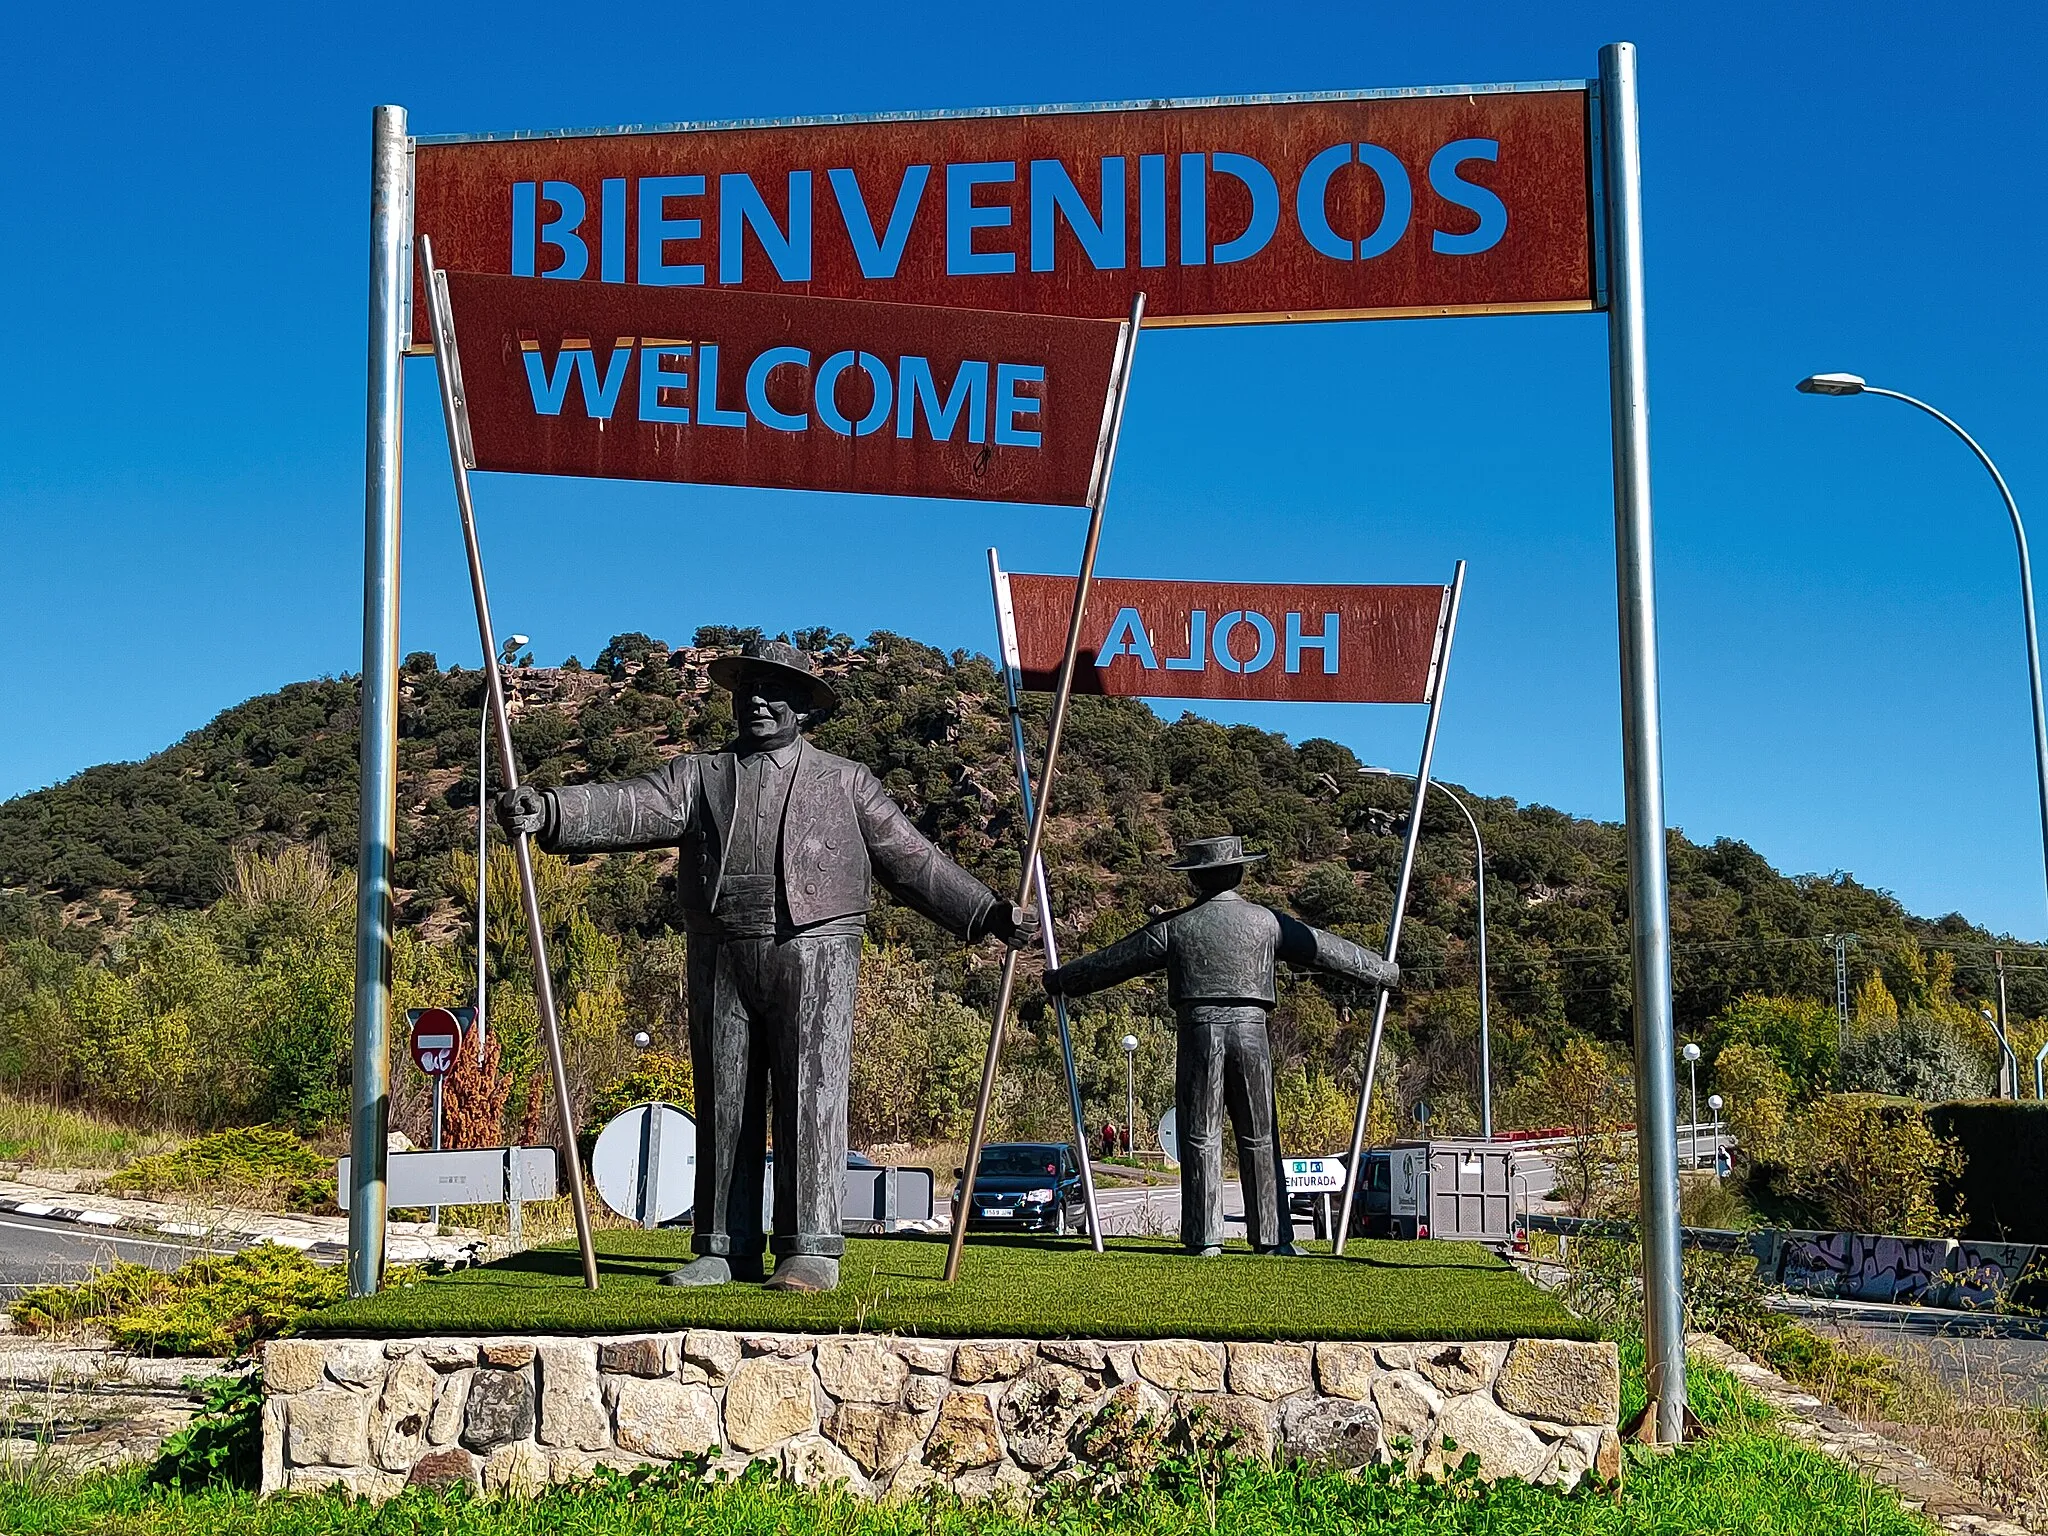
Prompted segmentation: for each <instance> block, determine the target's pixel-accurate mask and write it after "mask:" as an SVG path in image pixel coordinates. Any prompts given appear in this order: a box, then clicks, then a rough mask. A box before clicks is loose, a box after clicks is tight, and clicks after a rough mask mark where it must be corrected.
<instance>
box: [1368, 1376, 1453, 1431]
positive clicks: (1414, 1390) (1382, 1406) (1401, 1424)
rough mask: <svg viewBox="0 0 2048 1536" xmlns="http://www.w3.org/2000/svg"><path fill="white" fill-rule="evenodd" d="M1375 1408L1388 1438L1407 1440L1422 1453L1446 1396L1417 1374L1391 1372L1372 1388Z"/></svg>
mask: <svg viewBox="0 0 2048 1536" xmlns="http://www.w3.org/2000/svg"><path fill="white" fill-rule="evenodd" d="M1372 1402H1373V1406H1374V1407H1375V1408H1377V1409H1378V1410H1379V1414H1380V1424H1381V1426H1382V1428H1383V1429H1384V1430H1385V1432H1386V1435H1387V1438H1388V1439H1389V1440H1393V1439H1396V1438H1401V1437H1405V1438H1406V1439H1407V1440H1408V1441H1409V1443H1410V1445H1411V1447H1412V1448H1414V1449H1416V1450H1419V1449H1420V1448H1421V1446H1422V1443H1423V1442H1424V1441H1425V1440H1426V1439H1428V1437H1429V1432H1430V1431H1431V1430H1432V1429H1433V1428H1435V1427H1436V1417H1437V1415H1438V1414H1440V1413H1442V1412H1443V1409H1444V1399H1443V1394H1442V1393H1440V1392H1438V1391H1437V1389H1436V1388H1435V1387H1432V1386H1431V1385H1430V1384H1429V1383H1428V1382H1427V1381H1425V1380H1423V1378H1422V1376H1421V1375H1420V1374H1418V1373H1417V1372H1415V1371H1388V1372H1386V1373H1385V1374H1384V1375H1382V1376H1379V1377H1376V1378H1375V1379H1374V1381H1373V1384H1372Z"/></svg>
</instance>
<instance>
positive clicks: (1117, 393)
mask: <svg viewBox="0 0 2048 1536" xmlns="http://www.w3.org/2000/svg"><path fill="white" fill-rule="evenodd" d="M1144 319H1145V295H1144V294H1142V293H1140V294H1139V295H1138V296H1137V297H1136V298H1134V299H1132V300H1131V318H1130V319H1129V320H1128V321H1126V322H1125V325H1124V331H1123V339H1122V342H1121V344H1120V345H1119V346H1118V348H1117V358H1116V372H1115V374H1114V375H1113V380H1112V383H1111V385H1110V391H1109V398H1108V399H1107V400H1106V401H1104V402H1103V409H1102V432H1101V435H1100V437H1099V438H1098V439H1097V442H1096V449H1095V474H1094V479H1093V482H1092V483H1091V484H1090V485H1089V487H1088V536H1087V538H1086V539H1084V540H1083V541H1082V544H1081V571H1080V576H1079V578H1078V579H1077V580H1076V582H1075V583H1074V612H1073V616H1072V618H1071V619H1070V620H1069V621H1068V624H1067V649H1066V654H1065V655H1064V656H1063V657H1062V658H1061V660H1060V675H1059V681H1058V683H1057V684H1056V685H1055V686H1054V688H1053V695H1052V719H1051V721H1050V723H1049V724H1048V725H1047V726H1046V731H1045V771H1044V773H1043V774H1042V775H1041V776H1040V778H1039V781H1038V804H1037V806H1036V807H1034V808H1033V811H1032V815H1031V832H1030V836H1029V837H1028V838H1027V839H1026V842H1025V847H1024V874H1023V877H1022V879H1021V880H1020V881H1019V882H1018V883H1019V887H1020V890H1019V893H1018V897H1017V900H1018V902H1019V904H1020V905H1021V904H1023V903H1025V902H1028V901H1030V899H1031V888H1032V883H1033V879H1034V876H1035V871H1036V870H1037V868H1038V861H1039V857H1040V854H1041V851H1042V850H1043V848H1044V847H1045V823H1046V819H1047V817H1048V815H1049V814H1050V813H1051V810H1052V791H1053V783H1054V776H1055V775H1056V774H1057V772H1058V771H1059V761H1060V735H1061V732H1063V731H1064V730H1065V729H1066V724H1067V704H1068V702H1069V701H1070V700H1071V699H1072V697H1073V692H1074V663H1075V660H1076V658H1077V657H1078V656H1079V654H1080V649H1081V620H1082V619H1083V617H1084V616H1085V615H1086V613H1087V608H1088V586H1089V583H1090V582H1092V581H1093V580H1094V579H1095V552H1096V550H1097V549H1098V548H1099V547H1100V546H1101V544H1102V512H1103V508H1104V507H1105V506H1106V505H1107V503H1108V501H1109V478H1110V473H1111V471H1112V470H1114V469H1115V467H1116V445H1117V439H1118V438H1119V437H1120V436H1122V434H1123V425H1124V402H1125V401H1127V400H1128V399H1129V398H1130V393H1131V363H1132V361H1133V360H1134V358H1135V357H1136V355H1137V350H1138V328H1139V326H1140V325H1142V324H1143V323H1144ZM1016 984H1017V951H1016V950H1014V949H1013V950H1011V951H1010V952H1009V953H1008V954H1006V955H1004V956H1003V974H1002V979H1001V980H1000V981H998V982H997V983H996V1006H995V1018H994V1021H993V1022H992V1023H991V1024H990V1026H989V1034H988V1056H987V1058H986V1059H985V1060H984V1061H983V1062H982V1065H981V1094H980V1096H979V1097H978V1098H977V1099H976V1100H975V1101H974V1122H973V1124H972V1126H971V1127H970V1128H969V1130H968V1133H967V1160H966V1161H965V1162H964V1163H963V1164H962V1165H961V1169H960V1188H959V1190H958V1191H957V1192H956V1193H955V1195H954V1197H953V1239H952V1242H951V1244H950V1246H948V1248H947V1249H946V1281H947V1283H948V1284H951V1283H952V1282H953V1281H955V1280H957V1279H959V1278H960V1255H961V1252H962V1250H963V1249H965V1247H966V1246H967V1210H968V1206H969V1205H970V1203H971V1196H972V1195H973V1193H974V1180H975V1176H976V1175H977V1174H978V1173H979V1172H980V1171H981V1147H982V1139H983V1137H984V1135H985V1134H986V1132H987V1130H988V1106H989V1100H990V1098H991V1097H992V1096H993V1095H994V1093H995V1087H996V1069H997V1067H998V1066H1000V1065H1001V1062H1002V1053H1003V1025H1004V1023H1005V1021H1006V1020H1007V1019H1008V1017H1009V1013H1010V994H1011V992H1012V991H1013V989H1014V988H1015V987H1016Z"/></svg>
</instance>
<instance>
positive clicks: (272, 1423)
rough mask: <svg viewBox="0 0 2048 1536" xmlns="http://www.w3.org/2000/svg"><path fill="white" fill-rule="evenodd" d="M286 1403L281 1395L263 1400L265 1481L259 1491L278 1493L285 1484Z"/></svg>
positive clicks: (260, 1485)
mask: <svg viewBox="0 0 2048 1536" xmlns="http://www.w3.org/2000/svg"><path fill="white" fill-rule="evenodd" d="M284 1420H285V1404H284V1399H283V1398H281V1397H266V1398H265V1399H264V1400H263V1481H262V1482H261V1484H259V1485H258V1486H259V1491H261V1492H263V1493H265V1494H272V1493H276V1492H277V1491H278V1489H280V1488H282V1487H283V1486H284V1471H285V1461H284V1435H285V1428H284Z"/></svg>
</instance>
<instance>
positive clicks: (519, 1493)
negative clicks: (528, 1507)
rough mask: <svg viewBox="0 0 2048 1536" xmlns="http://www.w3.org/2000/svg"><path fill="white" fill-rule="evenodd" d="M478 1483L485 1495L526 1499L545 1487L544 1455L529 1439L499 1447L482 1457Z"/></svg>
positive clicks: (546, 1473)
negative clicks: (491, 1494) (496, 1494)
mask: <svg viewBox="0 0 2048 1536" xmlns="http://www.w3.org/2000/svg"><path fill="white" fill-rule="evenodd" d="M478 1480H479V1481H480V1482H481V1483H482V1484H483V1490H484V1492H485V1493H502V1494H505V1495H507V1496H509V1497H511V1498H515V1499H530V1498H532V1497H534V1495H536V1494H538V1493H539V1492H540V1491H541V1490H542V1489H543V1488H545V1487H547V1486H548V1483H549V1482H550V1480H551V1476H550V1473H549V1470H548V1453H547V1452H546V1451H543V1450H542V1449H541V1448H540V1447H539V1446H537V1445H535V1444H534V1443H533V1442H532V1441H531V1440H515V1441H513V1442H512V1443H511V1444H510V1445H501V1446H499V1447H498V1448H497V1449H496V1450H494V1451H492V1452H491V1454H490V1455H489V1456H487V1457H485V1458H484V1464H483V1468H482V1470H481V1471H480V1472H479V1474H478Z"/></svg>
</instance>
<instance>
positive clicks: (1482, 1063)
mask: <svg viewBox="0 0 2048 1536" xmlns="http://www.w3.org/2000/svg"><path fill="white" fill-rule="evenodd" d="M1358 771H1359V772H1360V773H1362V774H1366V775H1369V776H1370V777H1373V778H1386V779H1407V780H1409V781H1411V782H1413V780H1414V778H1415V775H1414V774H1412V773H1403V772H1401V771H1400V770H1399V769H1398V768H1361V769H1359V770H1358ZM1429 787H1430V788H1431V789H1434V790H1437V791H1439V792H1441V793H1442V794H1444V795H1446V796H1448V797H1449V799H1450V802H1451V804H1453V805H1455V806H1456V807H1457V808H1458V809H1459V810H1460V811H1462V812H1463V813H1464V816H1465V825H1466V826H1467V827H1469V828H1471V829H1472V861H1473V864H1474V866H1475V867H1476V869H1477V873H1476V874H1475V875H1474V877H1473V891H1474V893H1475V901H1476V905H1477V907H1478V921H1479V939H1478V951H1479V955H1478V958H1479V1134H1480V1135H1481V1136H1482V1137H1483V1138H1484V1139H1486V1140H1487V1141H1491V1140H1493V1031H1492V1024H1491V1021H1490V1019H1489V1018H1488V1007H1487V1004H1488V995H1487V994H1488V988H1487V984H1486V843H1485V842H1484V840H1482V839H1481V837H1480V836H1479V822H1478V819H1477V818H1475V817H1474V816H1473V814H1472V807H1470V806H1469V805H1467V804H1466V803H1465V801H1464V799H1463V798H1462V797H1461V796H1460V795H1459V794H1458V792H1457V791H1456V790H1454V789H1452V788H1451V787H1450V786H1449V785H1446V784H1443V783H1440V782H1439V781H1437V780H1435V779H1431V780H1430V781H1429Z"/></svg>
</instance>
